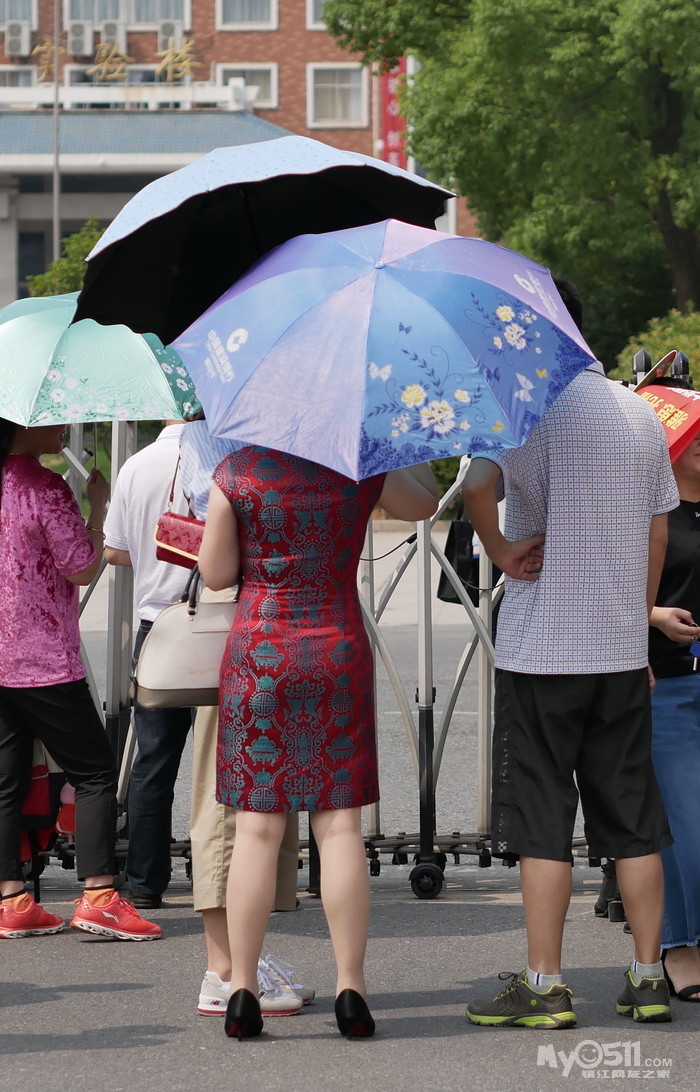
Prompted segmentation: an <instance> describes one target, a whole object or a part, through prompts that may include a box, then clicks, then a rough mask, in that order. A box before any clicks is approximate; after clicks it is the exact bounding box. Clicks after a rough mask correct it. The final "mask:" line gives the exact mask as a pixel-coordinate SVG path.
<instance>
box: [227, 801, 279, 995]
mask: <svg viewBox="0 0 700 1092" xmlns="http://www.w3.org/2000/svg"><path fill="white" fill-rule="evenodd" d="M286 822H287V816H286V814H285V813H284V812H273V813H269V814H267V813H264V812H255V811H239V812H237V813H236V840H235V842H234V844H233V852H232V854H231V867H230V869H229V874H228V887H227V889H226V913H227V916H228V923H229V945H230V948H231V993H234V992H235V991H236V990H240V989H246V990H250V992H251V993H254V994H255V995H256V996H257V992H258V960H259V958H260V952H261V949H262V945H263V941H264V939H265V931H266V929H267V921H268V918H269V916H270V912H271V910H272V903H273V900H274V897H275V875H276V872H277V855H278V853H279V848H280V844H281V842H282V837H283V835H284V829H285V825H286Z"/></svg>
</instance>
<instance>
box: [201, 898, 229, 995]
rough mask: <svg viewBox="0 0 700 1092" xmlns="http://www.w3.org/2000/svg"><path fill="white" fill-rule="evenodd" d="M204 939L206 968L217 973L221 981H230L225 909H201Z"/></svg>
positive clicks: (217, 907)
mask: <svg viewBox="0 0 700 1092" xmlns="http://www.w3.org/2000/svg"><path fill="white" fill-rule="evenodd" d="M201 914H202V925H203V926H204V940H205V942H206V945H207V970H208V971H214V973H215V974H218V976H219V978H220V979H221V981H222V982H230V981H231V950H230V948H229V943H228V928H227V924H226V910H225V909H224V908H223V907H219V906H216V907H212V908H211V909H209V910H202V911H201Z"/></svg>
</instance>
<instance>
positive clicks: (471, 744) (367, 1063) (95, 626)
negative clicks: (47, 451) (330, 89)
mask: <svg viewBox="0 0 700 1092" xmlns="http://www.w3.org/2000/svg"><path fill="white" fill-rule="evenodd" d="M399 538H400V536H396V540H397V541H398V540H399ZM377 552H379V551H377ZM389 564H393V561H389V562H387V563H385V565H384V569H383V570H382V573H383V577H382V578H384V577H385V576H386V574H387V572H388V571H389V570H388V569H387V565H389ZM413 599H414V593H413V592H412V591H411V589H410V585H409V589H408V591H407V593H406V594H405V596H404V599H403V601H399V602H397V604H396V606H395V607H394V608H393V609H392V611H390V612H387V618H386V619H385V622H386V630H385V636H386V639H387V641H388V643H389V644H390V647H391V649H392V653H393V654H394V657H395V660H396V664H397V668H398V671H399V674H400V676H401V679H402V682H403V685H404V687H405V691H406V694H407V695H408V696H409V700H410V703H411V706H412V708H413V702H412V698H413V692H414V690H415V686H416V683H417V674H418V667H417V664H418V659H417V650H416V646H417V630H416V625H415V618H414V617H412V615H411V605H412V601H413ZM104 602H105V600H104V597H103V598H102V600H101V601H96V602H95V604H94V607H92V608H91V609H90V611H88V612H87V613H86V617H85V620H84V626H83V630H84V636H85V639H86V644H87V647H88V649H89V651H90V656H91V661H92V662H93V666H94V667H95V673H96V676H97V679H98V685H99V686H100V687H103V686H104V656H105V646H106V640H105V630H106V618H105V614H104ZM436 608H437V609H436V617H435V623H436V624H435V625H434V628H433V641H434V644H433V653H434V668H435V671H434V673H435V686H436V699H435V700H436V704H435V717H436V720H439V716H440V712H441V710H442V708H444V702H445V700H446V696H447V694H448V692H449V688H450V685H451V680H452V677H453V675H454V668H455V665H456V663H457V661H458V659H459V656H460V654H461V651H462V648H463V647H464V643H465V641H466V640H467V639H468V638H469V636H470V633H471V629H470V627H469V626H468V624H467V622H466V620H465V618H464V616H463V612H462V611H461V608H459V607H452V606H446V605H437V604H436ZM476 694H477V690H476V681H475V676H474V668H473V667H472V668H470V671H469V674H468V676H467V679H466V680H465V684H464V686H463V688H462V690H461V693H460V697H459V701H458V703H457V709H456V712H455V716H454V718H453V723H452V726H451V728H450V732H449V734H448V738H447V743H446V747H445V753H444V758H443V763H442V769H441V772H440V777H439V780H438V785H437V792H436V804H437V829H438V832H441V833H449V832H451V831H453V830H462V831H465V830H466V831H471V830H473V829H474V827H475V819H476V739H475V729H476V710H477V704H476V702H477V698H476ZM378 723H379V751H380V771H381V791H382V801H381V808H380V815H381V828H382V832H383V833H385V834H387V835H392V834H396V833H397V832H398V831H412V830H417V829H418V818H419V799H418V787H417V781H416V775H415V771H414V767H413V761H412V758H411V754H410V750H409V748H408V746H407V743H406V734H405V730H404V727H403V724H402V721H401V718H400V716H399V715H398V713H397V706H396V699H395V697H394V695H393V692H392V690H391V687H390V686H389V684H388V681H387V680H386V676H385V673H384V672H383V670H380V671H379V673H378ZM189 765H190V762H189V754H187V753H186V754H185V757H184V760H183V764H182V768H181V775H180V779H179V781H178V785H177V792H176V802H175V807H174V813H173V831H174V834H175V835H176V836H182V837H184V836H185V835H186V833H187V816H188V812H189ZM380 862H381V867H380V872H379V875H377V876H373V877H372V880H371V883H372V890H373V915H372V925H371V934H370V942H369V949H368V959H367V967H368V985H369V990H370V1000H371V1005H372V1009H373V1012H374V1015H375V1017H376V1019H377V1035H376V1037H375V1038H374V1039H373V1040H368V1041H356V1042H347V1041H345V1040H342V1039H341V1038H340V1036H339V1035H338V1033H337V1030H336V1028H335V1022H334V1019H333V986H334V973H333V960H332V953H331V948H330V941H329V939H328V932H327V928H326V925H325V920H324V918H323V913H322V909H321V906H320V904H319V902H318V900H317V899H315V898H313V897H312V896H310V895H309V894H308V893H307V891H306V888H307V885H308V868H307V866H306V865H305V866H304V867H303V868H302V869H301V870H300V872H299V894H300V899H301V903H302V906H301V909H300V910H299V911H298V912H296V913H290V914H276V915H273V917H272V919H271V923H270V930H269V949H270V950H271V951H274V952H275V953H276V954H278V955H279V956H281V957H282V958H284V959H287V960H289V961H290V962H291V963H293V964H294V965H295V967H296V968H297V972H298V977H299V978H300V979H301V980H302V981H304V982H308V983H310V984H312V985H314V986H315V988H316V990H317V992H318V997H317V1001H316V1003H315V1004H313V1005H311V1006H309V1007H307V1008H305V1009H304V1011H303V1013H301V1014H300V1015H298V1016H295V1017H292V1018H288V1019H276V1020H275V1019H270V1020H267V1021H266V1026H265V1033H264V1035H263V1036H262V1037H261V1038H260V1039H257V1040H251V1041H248V1042H243V1043H240V1044H239V1043H237V1042H235V1041H229V1040H227V1039H226V1038H225V1036H224V1033H223V1026H222V1025H223V1021H222V1020H221V1019H217V1018H204V1017H201V1016H198V1015H197V1012H196V1002H197V994H198V991H199V984H200V981H201V977H202V974H203V972H204V970H205V962H204V946H203V942H202V937H201V927H200V924H199V921H198V919H197V916H196V915H195V914H194V913H193V911H192V904H191V893H190V887H189V882H188V880H187V877H186V874H185V867H184V862H183V861H182V860H181V859H175V860H174V871H173V878H172V882H171V886H170V888H169V891H168V894H167V897H166V901H165V904H164V906H163V908H162V910H160V911H157V912H154V913H153V914H152V917H153V918H154V920H157V921H158V922H160V923H161V924H162V926H163V928H164V937H163V939H162V940H160V941H157V942H155V943H149V944H124V943H118V942H110V941H102V940H100V939H99V938H91V937H88V936H86V935H84V934H78V933H72V932H70V931H66V932H65V933H62V934H59V935H57V936H52V937H44V938H33V939H27V940H22V941H4V942H3V941H0V1006H2V1012H3V1020H2V1025H1V1028H0V1054H1V1055H2V1060H1V1061H0V1092H6V1090H7V1092H15V1090H17V1089H20V1088H21V1089H37V1090H41V1092H66V1090H70V1092H93V1090H94V1089H98V1090H99V1092H122V1090H123V1092H152V1090H154V1089H159V1088H160V1087H165V1088H166V1089H168V1092H195V1090H199V1089H200V1088H206V1089H209V1088H217V1089H218V1088H221V1089H227V1090H232V1092H239V1090H240V1092H244V1090H246V1092H248V1090H250V1092H263V1090H274V1092H278V1090H279V1092H307V1090H308V1089H319V1090H321V1092H325V1090H326V1089H329V1090H338V1092H340V1090H343V1092H345V1090H348V1092H350V1090H352V1092H370V1090H374V1089H381V1090H386V1092H403V1090H404V1089H405V1090H408V1089H411V1090H413V1089H419V1090H422V1089H424V1088H425V1089H430V1090H435V1092H463V1090H468V1089H469V1090H471V1089H476V1090H485V1092H486V1090H494V1092H510V1090H512V1092H523V1090H525V1092H530V1090H537V1089H550V1088H554V1087H561V1086H562V1084H565V1086H566V1087H569V1086H570V1085H571V1083H572V1082H574V1084H576V1082H578V1083H579V1084H580V1082H581V1081H582V1080H583V1079H584V1078H586V1077H587V1078H588V1079H591V1078H592V1079H595V1080H610V1079H616V1080H618V1081H619V1082H622V1086H623V1087H626V1086H627V1084H628V1083H630V1082H633V1081H635V1080H639V1079H652V1080H655V1081H656V1080H663V1081H664V1082H665V1084H664V1087H671V1088H674V1089H688V1090H690V1089H696V1088H697V1087H698V1084H699V1082H698V1077H697V1073H698V1069H699V1067H700V1047H699V1046H698V1043H699V1041H700V1040H698V1036H697V1034H696V1031H697V1028H698V1023H699V1022H700V1009H695V1008H694V1007H693V1006H691V1005H684V1004H679V1003H677V1002H673V1014H674V1020H673V1022H672V1023H671V1024H668V1025H647V1026H644V1025H641V1026H640V1025H636V1024H633V1023H632V1022H631V1021H629V1020H625V1019H624V1018H622V1017H619V1016H617V1014H616V1013H615V998H616V995H617V993H618V992H619V989H620V988H621V986H622V971H623V969H624V966H625V964H626V961H627V960H629V958H630V956H631V940H630V938H629V937H628V936H626V935H625V934H623V932H622V926H621V925H613V924H611V923H608V922H607V921H600V920H598V919H596V918H595V917H594V914H593V910H592V907H593V902H594V901H595V897H596V895H597V891H598V887H599V883H600V872H599V870H598V869H591V868H589V866H588V863H587V861H585V860H579V861H577V862H576V865H575V867H574V888H575V894H574V898H573V900H572V905H571V909H570V913H569V918H568V924H567V934H566V944H565V968H566V977H567V981H568V982H569V984H570V986H571V987H572V989H573V990H574V1009H575V1012H576V1013H577V1015H578V1020H579V1023H578V1026H577V1028H575V1029H572V1030H569V1031H564V1032H561V1033H558V1034H557V1035H553V1034H551V1033H546V1032H538V1031H527V1030H524V1029H500V1030H499V1029H482V1028H476V1027H474V1026H473V1025H470V1024H469V1023H468V1022H467V1020H466V1019H465V1017H464V1008H465V1004H466V1002H467V1000H468V999H469V998H470V997H473V996H475V995H476V996H483V995H486V996H492V995H493V994H494V993H495V992H497V990H498V989H501V988H502V987H503V985H504V983H502V982H501V983H499V982H498V980H497V979H496V975H497V974H498V972H499V971H509V970H510V971H519V970H521V969H522V967H523V966H524V964H525V933H524V928H523V921H522V912H521V908H520V902H519V895H518V886H517V880H518V877H517V871H516V870H515V869H507V868H504V867H502V866H501V865H498V864H497V865H494V866H493V867H491V868H480V867H479V866H478V862H477V858H476V857H475V856H462V857H461V859H460V861H459V863H455V861H454V859H453V858H452V857H450V858H449V859H448V863H447V867H446V871H445V886H444V887H443V890H442V892H441V894H440V897H439V898H437V899H417V898H416V897H415V896H414V895H413V893H412V891H411V887H410V884H409V874H410V871H411V867H412V865H411V864H410V863H409V864H408V865H394V864H392V863H391V855H390V854H382V855H381V858H380ZM77 894H78V885H77V883H76V880H75V873H74V872H72V871H64V870H62V869H61V868H60V866H59V865H58V863H57V862H55V861H54V862H52V863H51V864H50V865H49V866H48V868H47V870H46V872H45V873H44V876H43V877H42V902H43V903H44V905H45V906H46V907H47V909H49V910H51V911H53V912H57V913H62V914H63V915H64V917H66V918H69V917H70V914H71V912H72V901H71V900H72V899H73V898H75V897H76V896H77ZM621 1043H622V1046H620V1045H619V1044H621ZM615 1044H617V1045H615ZM616 1051H617V1052H618V1054H621V1055H622V1057H621V1062H620V1063H616V1062H615V1052H616ZM647 1063H648V1064H647ZM657 1063H658V1064H657ZM635 1074H636V1076H635ZM633 1087H634V1085H633Z"/></svg>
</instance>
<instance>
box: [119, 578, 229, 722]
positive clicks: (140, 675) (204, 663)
mask: <svg viewBox="0 0 700 1092" xmlns="http://www.w3.org/2000/svg"><path fill="white" fill-rule="evenodd" d="M198 585H199V569H198V568H197V567H196V566H195V568H194V569H193V570H192V572H191V573H190V575H189V579H188V581H187V584H186V586H185V591H184V593H183V596H182V599H181V601H180V602H179V603H174V604H173V606H172V607H166V609H165V610H164V611H161V613H160V614H159V615H158V616H157V617H156V619H155V621H154V623H153V625H152V626H151V629H150V630H149V632H148V633H147V635H146V637H145V639H144V642H143V644H142V645H141V650H140V652H139V657H138V660H137V662H136V666H135V668H134V672H133V676H132V691H131V692H132V697H133V698H134V700H135V701H136V702H138V704H139V705H141V706H143V708H144V709H173V708H181V707H183V706H196V705H218V704H219V672H220V670H221V661H222V659H223V655H224V648H225V646H226V640H227V638H228V635H229V631H230V629H231V625H232V624H233V619H234V616H235V612H236V607H237V602H236V601H235V600H234V601H229V602H216V603H201V602H198V600H197V588H198Z"/></svg>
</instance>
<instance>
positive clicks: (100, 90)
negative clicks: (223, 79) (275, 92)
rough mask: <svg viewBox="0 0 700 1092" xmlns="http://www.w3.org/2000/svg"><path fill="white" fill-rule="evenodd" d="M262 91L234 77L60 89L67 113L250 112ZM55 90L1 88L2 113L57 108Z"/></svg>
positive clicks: (40, 86) (48, 87)
mask: <svg viewBox="0 0 700 1092" xmlns="http://www.w3.org/2000/svg"><path fill="white" fill-rule="evenodd" d="M258 90H259V88H257V87H246V84H245V81H244V80H243V79H242V78H241V77H231V79H230V80H229V81H228V83H227V84H226V85H225V86H222V85H221V84H215V83H203V82H201V81H199V82H197V83H192V84H189V85H188V86H182V85H179V84H178V85H175V84H167V83H155V84H154V83H149V84H132V85H129V84H110V85H105V84H93V83H81V84H74V85H71V86H68V87H64V86H61V87H59V89H58V102H59V106H60V107H61V108H62V109H64V110H79V109H89V108H90V107H95V106H97V107H105V106H111V107H114V108H117V109H122V110H129V109H140V110H144V109H146V110H158V109H162V108H163V107H169V106H170V107H172V106H177V107H179V108H180V109H181V110H191V109H192V108H193V107H197V108H202V107H207V106H208V107H210V108H214V109H217V110H237V111H240V110H248V109H250V107H251V106H252V104H253V102H254V101H255V98H256V96H257V94H258ZM54 96H55V87H54V85H53V84H51V83H45V84H37V85H36V86H34V87H0V110H8V109H9V110H39V109H42V108H50V107H52V106H53V104H54Z"/></svg>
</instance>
